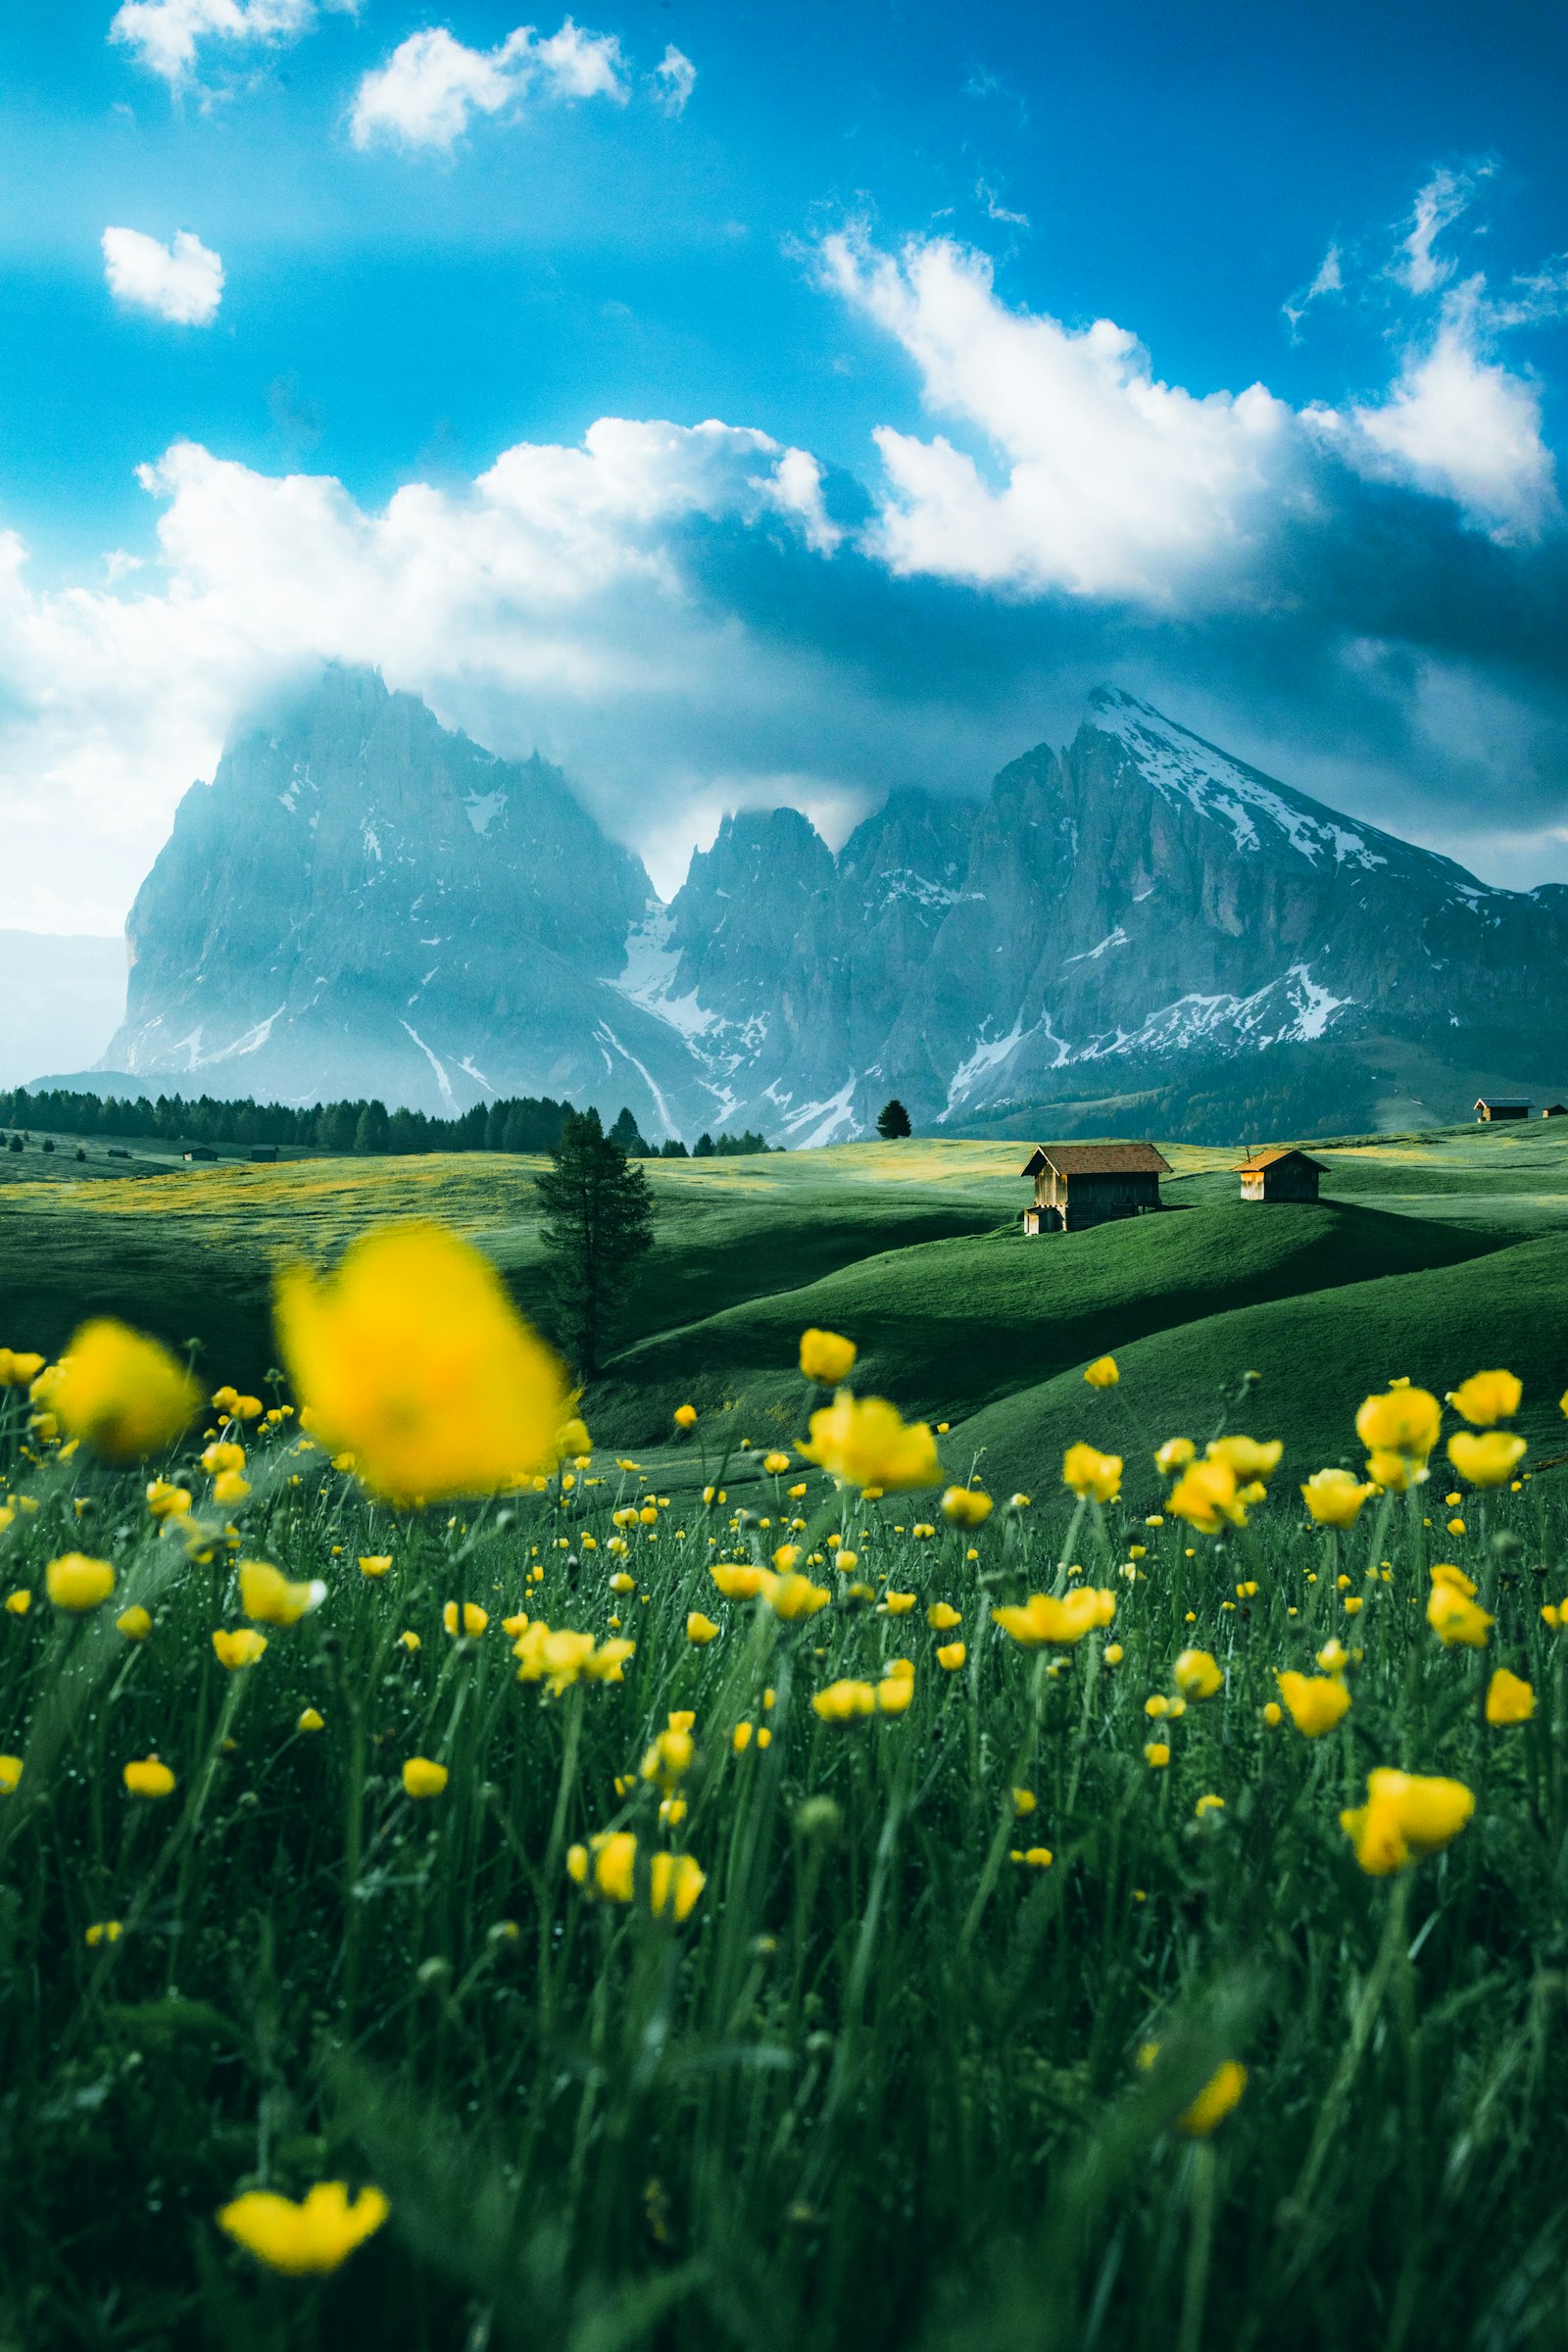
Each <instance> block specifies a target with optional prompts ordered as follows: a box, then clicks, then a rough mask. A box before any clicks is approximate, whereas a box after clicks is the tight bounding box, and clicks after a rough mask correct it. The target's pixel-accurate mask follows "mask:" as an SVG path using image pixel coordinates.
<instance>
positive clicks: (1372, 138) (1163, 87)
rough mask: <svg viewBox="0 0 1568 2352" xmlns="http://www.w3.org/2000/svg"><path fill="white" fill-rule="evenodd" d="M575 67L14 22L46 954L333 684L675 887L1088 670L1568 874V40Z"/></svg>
mask: <svg viewBox="0 0 1568 2352" xmlns="http://www.w3.org/2000/svg"><path fill="white" fill-rule="evenodd" d="M526 23H527V21H526V20H525V19H523V18H521V17H520V16H519V15H518V14H517V12H516V10H515V9H514V8H503V7H497V6H495V5H492V4H491V0H464V4H462V5H459V6H455V7H453V8H451V9H436V10H433V11H432V10H429V9H418V8H412V7H409V6H406V5H403V0H360V5H359V6H358V7H357V8H355V7H352V6H350V5H348V4H347V0H337V4H336V5H332V4H330V0H130V4H129V5H128V6H126V7H123V8H121V9H120V10H119V11H118V13H117V9H116V6H115V0H57V4H56V5H55V6H53V7H51V8H49V9H47V10H26V11H23V10H12V11H9V12H7V15H6V19H5V21H4V23H3V24H0V304H3V306H4V311H5V315H6V325H7V331H6V332H5V333H3V334H0V527H3V528H4V529H5V530H6V531H7V532H8V533H9V534H11V538H10V540H9V541H8V545H7V562H6V564H5V565H4V568H3V577H0V817H3V818H4V821H5V823H6V828H7V836H8V839H9V841H10V844H11V853H12V854H11V859H10V864H11V871H10V874H9V876H8V878H7V879H6V882H5V900H4V903H3V904H0V922H6V921H10V922H13V923H17V924H20V925H22V926H24V927H26V926H32V927H36V928H44V929H68V928H76V927H80V928H91V929H111V928H114V927H115V926H116V925H117V924H118V921H119V919H120V917H121V916H122V915H123V910H124V907H125V905H126V904H127V902H128V899H129V896H130V895H131V893H132V891H133V890H134V888H135V885H136V883H137V881H138V880H139V878H140V875H141V872H142V871H144V870H145V867H146V864H147V863H148V862H149V860H150V858H151V856H152V854H153V853H154V851H155V850H156V848H157V847H158V844H159V841H160V840H161V838H162V834H163V831H164V829H165V828H166V826H167V823H168V819H169V816H170V813H171V812H172V806H173V803H174V801H175V800H176V799H177V797H178V794H179V792H180V791H181V790H182V789H183V788H184V786H185V785H186V784H187V783H188V782H189V780H190V778H191V776H192V775H193V774H201V773H210V772H211V768H212V763H213V760H214V758H215V757H216V754H217V750H218V748H219V746H220V744H221V740H222V736H223V733H224V732H225V730H226V728H227V726H228V725H229V724H230V723H231V722H232V720H233V718H234V717H235V716H236V714H238V713H239V712H240V711H243V710H244V709H246V708H247V707H248V706H249V705H250V704H252V703H253V702H254V701H255V700H256V699H257V698H258V697H259V696H264V695H265V694H266V693H267V692H269V691H270V690H271V688H272V687H273V685H274V684H275V683H276V682H277V681H278V680H280V679H283V678H285V677H287V676H290V675H292V674H293V673H295V672H296V671H298V670H300V669H302V668H308V667H309V665H310V664H311V662H314V661H318V660H319V659H321V658H330V657H337V658H345V659H363V660H373V661H377V662H380V663H381V665H382V666H383V668H384V669H385V671H386V674H387V676H388V678H389V681H390V682H393V683H395V684H400V685H409V686H413V687H415V688H417V690H418V691H420V692H423V693H425V694H426V695H427V697H428V699H429V700H430V701H431V702H432V704H433V705H434V706H435V708H436V709H437V710H438V711H440V712H441V714H442V715H443V716H444V717H446V718H448V719H450V720H453V721H455V722H458V723H464V724H466V725H468V726H469V727H470V729H471V730H472V731H473V732H474V733H475V734H477V735H478V736H479V737H480V739H481V740H483V741H486V742H489V743H491V744H493V745H494V747H495V748H497V749H499V750H503V751H519V752H520V751H526V750H529V749H532V748H533V746H534V745H535V744H536V743H537V744H538V745H539V747H540V748H541V749H543V750H545V751H546V752H548V753H549V754H550V755H551V756H553V757H555V758H557V759H559V760H561V761H562V762H563V764H564V766H565V767H566V768H567V770H568V772H569V773H570V774H571V775H572V777H573V780H574V781H575V782H576V783H577V784H578V786H579V788H580V789H581V790H582V791H583V792H584V794H585V795H586V797H588V798H589V799H590V800H591V801H592V802H593V804H594V806H595V807H596V808H597V809H599V810H600V812H601V814H602V815H603V816H604V817H605V819H606V821H607V822H608V823H610V824H611V825H612V827H613V829H614V830H616V831H617V832H619V833H620V834H621V835H622V836H623V837H624V838H626V839H628V840H630V841H632V842H633V844H634V846H636V847H638V848H639V849H641V850H643V851H644V853H645V855H647V856H649V858H650V859H651V861H652V863H653V866H654V870H655V873H656V877H657V878H658V879H659V880H660V881H661V883H662V884H663V885H665V886H667V885H668V884H669V883H670V882H671V881H673V880H674V879H677V878H678V874H679V871H680V870H681V867H682V865H683V863H684V858H685V854H686V852H687V851H688V850H689V848H690V846H691V843H692V842H693V841H694V840H697V839H701V838H706V837H707V836H708V835H710V834H711V830H712V827H713V825H714V823H715V822H716V820H717V816H718V814H719V813H720V812H721V809H723V808H724V807H725V806H730V805H734V804H735V803H736V802H737V801H751V802H763V803H765V802H768V801H771V800H779V799H793V800H795V801H797V802H798V803H799V804H800V805H802V806H805V807H808V808H809V809H810V810H811V811H812V813H813V814H815V815H816V816H817V817H818V819H819V821H821V822H822V823H823V824H824V827H825V828H827V829H828V830H829V831H830V834H834V835H836V833H837V832H839V831H842V829H843V828H844V826H845V825H846V824H847V823H848V822H849V821H850V820H851V819H852V818H853V817H854V816H855V815H856V814H858V813H859V812H860V811H861V810H862V809H863V808H864V807H865V806H866V805H867V804H868V802H870V801H871V800H874V798H875V797H876V796H877V795H878V794H879V793H880V792H881V791H883V790H885V789H886V788H887V786H888V785H889V784H891V783H893V782H899V781H909V780H914V781H919V782H924V783H927V784H929V785H931V786H932V787H933V788H935V789H939V790H947V791H958V792H963V791H969V792H973V791H977V790H980V789H982V788H983V787H984V785H985V783H986V782H987V781H988V780H989V776H990V773H991V772H992V770H993V769H994V767H995V766H996V765H997V764H999V763H1000V762H1001V760H1005V758H1007V757H1009V756H1011V755H1012V754H1014V753H1016V752H1018V751H1021V750H1023V749H1024V748H1026V747H1027V746H1028V745H1029V744H1031V743H1033V742H1034V741H1037V740H1039V739H1040V738H1041V737H1042V736H1052V735H1059V734H1060V733H1061V732H1062V731H1063V730H1064V729H1066V728H1068V727H1070V725H1071V721H1072V711H1073V707H1074V705H1075V702H1076V700H1077V699H1078V698H1079V697H1080V696H1081V694H1082V692H1083V691H1084V689H1085V687H1086V686H1087V685H1089V684H1092V683H1094V682H1095V681H1096V679H1098V678H1099V677H1101V676H1113V677H1116V678H1118V679H1119V680H1120V681H1121V682H1123V683H1126V684H1128V685H1131V686H1132V687H1134V688H1135V689H1137V690H1142V691H1145V692H1148V693H1150V694H1152V697H1153V699H1155V700H1157V701H1159V702H1160V703H1161V704H1162V706H1163V707H1165V708H1167V709H1170V710H1171V711H1173V714H1174V715H1177V716H1180V717H1182V718H1184V719H1186V720H1187V721H1188V722H1189V723H1191V724H1195V725H1198V726H1200V727H1201V728H1202V729H1203V730H1204V731H1207V732H1209V733H1211V734H1214V735H1216V736H1217V737H1218V739H1219V740H1221V741H1222V742H1224V743H1226V744H1227V745H1228V746H1229V747H1231V748H1233V749H1235V750H1237V751H1239V752H1241V753H1242V754H1243V755H1244V756H1248V757H1251V758H1253V759H1255V760H1258V761H1259V762H1260V763H1261V764H1264V765H1267V766H1270V767H1271V768H1272V769H1273V770H1274V771H1275V772H1277V773H1282V774H1285V775H1286V776H1288V777H1290V778H1291V779H1292V780H1293V781H1296V782H1299V783H1300V784H1302V785H1303V786H1304V787H1305V788H1306V789H1308V790H1315V791H1318V792H1320V793H1322V795H1323V796H1324V797H1325V798H1327V799H1330V800H1332V801H1334V802H1336V803H1337V804H1338V805H1341V806H1344V807H1347V808H1351V809H1354V810H1355V811H1356V812H1357V813H1360V814H1364V815H1369V816H1371V817H1373V818H1376V819H1380V820H1381V821H1384V822H1387V823H1390V824H1392V825H1394V826H1395V827H1396V828H1397V829H1400V830H1404V831H1408V832H1410V833H1412V834H1414V835H1416V836H1418V837H1419V838H1421V839H1424V840H1428V841H1431V842H1433V843H1435V844H1437V845H1438V846H1441V847H1444V848H1447V849H1449V850H1451V851H1452V852H1453V853H1454V854H1456V855H1459V856H1461V857H1463V858H1466V859H1467V860H1468V861H1470V862H1473V863H1475V864H1476V865H1477V866H1478V867H1479V868H1480V870H1482V871H1483V872H1484V873H1485V874H1486V875H1487V877H1488V878H1489V879H1496V880H1500V881H1507V882H1511V883H1530V882H1534V881H1536V880H1540V879H1544V878H1547V877H1555V878H1568V814H1565V810H1564V806H1563V803H1564V787H1565V784H1568V693H1565V691H1564V688H1565V680H1564V675H1563V667H1564V664H1563V623H1564V619H1565V617H1568V588H1565V577H1568V575H1565V569H1564V564H1563V544H1564V542H1563V518H1562V511H1561V506H1560V502H1559V493H1558V487H1557V482H1556V471H1555V462H1554V455H1553V453H1554V450H1555V448H1556V445H1557V444H1558V443H1559V441H1560V440H1561V438H1562V433H1563V406H1562V389H1563V379H1564V359H1565V349H1564V342H1565V314H1568V260H1565V248H1568V217H1565V216H1568V198H1565V195H1564V190H1565V189H1568V172H1565V171H1564V162H1565V157H1564V146H1565V143H1568V132H1565V128H1564V119H1563V110H1562V107H1561V103H1560V93H1561V91H1562V89H1563V87H1564V86H1568V20H1565V19H1564V18H1563V16H1562V14H1561V12H1559V11H1557V10H1554V9H1547V8H1546V7H1544V6H1537V7H1521V6H1511V5H1507V4H1506V0H1505V4H1504V5H1501V6H1497V7H1494V8H1492V9H1490V10H1489V11H1488V12H1487V15H1486V20H1485V25H1484V29H1483V30H1482V31H1480V32H1478V30H1477V18H1476V12H1475V11H1474V10H1473V8H1465V7H1460V6H1457V5H1449V6H1431V5H1427V6H1422V7H1416V6H1409V5H1397V6H1396V5H1387V4H1384V5H1379V4H1378V0H1370V4H1366V0H1363V5H1361V6H1358V7H1350V6H1322V5H1319V6H1316V7H1314V8H1313V9H1312V10H1310V11H1303V10H1299V9H1298V8H1295V7H1288V6H1285V5H1279V4H1276V5H1272V6H1266V7H1263V8H1254V9H1252V10H1250V11H1243V10H1238V9H1237V8H1235V7H1234V5H1192V6H1186V7H1178V8H1175V9H1172V8H1170V7H1169V6H1157V7H1156V6H1153V5H1148V4H1144V0H1138V4H1134V0H1119V4H1112V5H1103V6H1100V7H1097V8H1096V9H1093V10H1089V9H1084V8H1082V7H1073V8H1066V7H1054V6H1040V5H1035V6H1030V7H1015V8H1014V7H996V6H989V7H988V6H986V5H983V4H982V5H970V6H966V7H964V8H962V9H958V8H955V7H951V6H946V7H939V6H935V5H930V4H920V5H902V6H883V5H863V6H857V5H853V4H851V5H844V4H842V0H841V5H838V6H835V7H831V8H830V7H827V6H819V5H817V4H816V0H809V4H800V0H797V4H795V5H791V6H788V7H784V8H779V7H771V8H760V7H755V8H754V7H746V6H735V5H729V6H717V5H707V4H704V0H667V4H665V0H656V4H654V5H644V4H639V5H625V6H607V7H603V8H601V7H599V6H597V5H594V6H591V7H589V8H588V9H587V10H586V12H585V13H584V15H583V16H582V17H581V18H580V19H579V20H578V21H577V24H576V25H575V26H573V25H571V22H570V21H569V20H568V21H567V22H566V25H565V26H563V23H562V20H561V19H560V18H558V17H557V16H555V15H554V14H553V13H551V14H547V15H546V16H545V17H543V18H542V19H540V20H539V22H538V24H537V25H535V26H534V27H533V28H532V31H531V33H530V32H528V31H526V30H525V29H524V27H525V26H526ZM176 240H178V242H176ZM160 249H162V251H160ZM1314 286H1315V288H1316V290H1315V291H1312V292H1309V289H1312V288H1314ZM1097 321H1099V322H1101V323H1100V324H1099V325H1097V324H1096V322H1097ZM1265 388H1266V389H1265ZM607 419H609V420H620V421H619V422H618V423H613V424H612V425H611V426H609V427H608V428H607V427H606V425H605V423H604V421H603V420H607ZM709 423H711V424H712V426H713V428H714V429H713V430H711V432H709V433H707V434H706V435H698V434H696V433H695V432H694V428H697V427H700V426H703V425H705V424H709ZM665 425H667V426H669V427H671V428H673V430H672V431H665V430H663V429H662V427H663V426H665ZM171 453H172V454H171ZM507 453H510V455H508V454H507ZM498 461H499V464H498Z"/></svg>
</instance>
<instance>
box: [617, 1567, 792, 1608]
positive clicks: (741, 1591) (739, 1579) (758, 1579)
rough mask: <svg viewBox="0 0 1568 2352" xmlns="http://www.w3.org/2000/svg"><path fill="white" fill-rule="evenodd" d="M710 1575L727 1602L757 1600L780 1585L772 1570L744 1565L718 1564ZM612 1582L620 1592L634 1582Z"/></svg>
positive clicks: (710, 1571) (628, 1578)
mask: <svg viewBox="0 0 1568 2352" xmlns="http://www.w3.org/2000/svg"><path fill="white" fill-rule="evenodd" d="M708 1573H709V1575H710V1576H711V1578H712V1580H713V1582H714V1584H715V1585H716V1586H717V1587H718V1589H719V1591H720V1593H723V1595H724V1598H725V1599H726V1600H756V1599H757V1598H758V1597H759V1595H760V1594H761V1593H771V1592H772V1591H773V1589H774V1587H775V1585H776V1584H777V1583H778V1579H777V1577H775V1575H774V1574H773V1571H772V1569H771V1568H754V1567H749V1566H746V1565H744V1564H737V1565H735V1566H733V1567H731V1566H727V1565H725V1564H724V1563H723V1562H718V1563H717V1564H715V1565H714V1566H713V1567H711V1568H710V1569H709V1571H708ZM613 1583H614V1584H615V1588H616V1590H617V1591H618V1592H622V1593H629V1592H630V1591H631V1587H632V1580H631V1578H630V1577H629V1576H628V1577H627V1578H626V1580H625V1582H624V1583H623V1584H622V1583H621V1582H620V1580H619V1579H618V1578H616V1579H613Z"/></svg>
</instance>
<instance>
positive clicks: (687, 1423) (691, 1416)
mask: <svg viewBox="0 0 1568 2352" xmlns="http://www.w3.org/2000/svg"><path fill="white" fill-rule="evenodd" d="M674 1420H675V1427H676V1428H677V1429H695V1428H696V1427H697V1407H696V1405H695V1404H677V1405H676V1407H675V1414H674Z"/></svg>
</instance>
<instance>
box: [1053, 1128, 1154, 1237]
mask: <svg viewBox="0 0 1568 2352" xmlns="http://www.w3.org/2000/svg"><path fill="white" fill-rule="evenodd" d="M1023 1173H1024V1175H1025V1176H1032V1177H1033V1178H1034V1185H1035V1198H1034V1205H1033V1206H1032V1207H1031V1208H1026V1209H1025V1210H1024V1212H1023V1229H1024V1231H1025V1233H1081V1232H1082V1231H1083V1230H1084V1228H1085V1227H1086V1226H1088V1225H1104V1224H1107V1223H1108V1222H1109V1221H1110V1220H1111V1219H1112V1218H1113V1217H1141V1216H1145V1215H1147V1214H1148V1213H1149V1211H1150V1210H1151V1209H1157V1208H1158V1207H1159V1206H1160V1199H1159V1180H1160V1178H1161V1176H1168V1175H1169V1174H1170V1162H1169V1160H1168V1159H1166V1158H1165V1157H1164V1155H1163V1153H1162V1152H1156V1151H1155V1149H1154V1147H1153V1145H1152V1144H1037V1145H1036V1146H1035V1149H1034V1151H1033V1152H1031V1154H1030V1156H1029V1162H1028V1165H1027V1166H1026V1167H1025V1168H1024V1170H1023Z"/></svg>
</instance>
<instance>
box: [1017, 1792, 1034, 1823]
mask: <svg viewBox="0 0 1568 2352" xmlns="http://www.w3.org/2000/svg"><path fill="white" fill-rule="evenodd" d="M1039 1802H1040V1799H1039V1798H1038V1797H1037V1796H1036V1794H1035V1792H1034V1790H1033V1789H1014V1790H1013V1792H1012V1809H1013V1812H1014V1813H1015V1814H1016V1815H1017V1816H1018V1817H1019V1819H1020V1820H1021V1819H1022V1818H1023V1816H1024V1814H1026V1813H1032V1812H1033V1811H1034V1809H1035V1807H1036V1805H1038V1803H1039Z"/></svg>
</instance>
